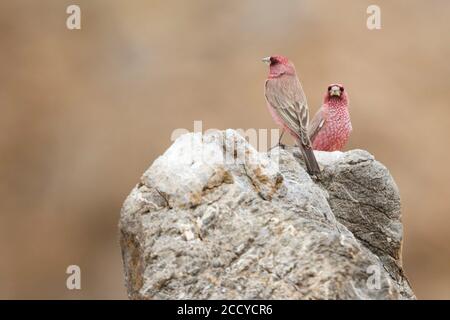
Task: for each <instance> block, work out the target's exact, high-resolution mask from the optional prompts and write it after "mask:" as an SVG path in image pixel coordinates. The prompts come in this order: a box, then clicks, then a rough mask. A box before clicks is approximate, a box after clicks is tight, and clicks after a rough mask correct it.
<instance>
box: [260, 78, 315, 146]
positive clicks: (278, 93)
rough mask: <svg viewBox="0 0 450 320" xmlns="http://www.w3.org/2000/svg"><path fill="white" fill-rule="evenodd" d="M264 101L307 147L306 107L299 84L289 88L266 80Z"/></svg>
mask: <svg viewBox="0 0 450 320" xmlns="http://www.w3.org/2000/svg"><path fill="white" fill-rule="evenodd" d="M297 81H298V80H297ZM266 99H267V102H268V103H269V104H270V105H271V106H272V108H273V109H274V110H275V112H276V113H277V114H278V116H279V117H280V118H281V119H282V120H283V122H284V123H285V124H286V125H287V126H288V127H289V129H291V130H292V131H293V132H296V133H297V134H298V137H299V138H300V139H301V142H302V144H304V145H309V144H310V142H309V139H308V133H307V128H308V122H309V114H308V105H307V103H306V99H305V95H304V93H303V90H302V88H301V86H300V84H299V83H298V84H297V83H294V84H292V87H289V84H287V85H286V83H284V84H283V83H281V84H278V82H273V81H270V80H268V81H266Z"/></svg>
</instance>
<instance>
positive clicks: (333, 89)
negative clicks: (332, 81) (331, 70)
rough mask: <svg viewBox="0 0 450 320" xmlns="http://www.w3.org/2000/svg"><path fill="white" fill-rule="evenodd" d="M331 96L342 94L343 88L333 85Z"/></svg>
mask: <svg viewBox="0 0 450 320" xmlns="http://www.w3.org/2000/svg"><path fill="white" fill-rule="evenodd" d="M330 96H338V97H340V96H341V89H340V88H339V87H338V86H333V87H332V88H331V90H330Z"/></svg>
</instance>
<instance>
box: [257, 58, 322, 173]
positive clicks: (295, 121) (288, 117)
mask: <svg viewBox="0 0 450 320" xmlns="http://www.w3.org/2000/svg"><path fill="white" fill-rule="evenodd" d="M263 61H264V62H266V63H267V64H269V66H270V67H269V76H268V79H267V80H266V84H265V96H266V100H267V107H268V108H269V112H270V114H271V115H272V118H273V120H274V121H275V122H276V123H277V124H278V125H279V126H280V127H281V128H282V130H283V132H282V134H281V136H280V141H281V137H282V136H283V134H284V131H285V130H287V131H288V132H289V134H290V135H291V136H293V137H294V139H295V140H296V141H297V144H298V147H299V148H300V151H301V153H302V155H303V158H304V160H305V164H306V169H307V171H308V173H309V174H310V175H312V176H318V175H319V174H320V168H319V165H318V163H317V160H316V157H315V156H314V151H313V149H312V146H311V141H310V140H309V137H308V123H309V112H308V104H307V102H306V97H305V94H304V92H303V89H302V85H301V84H300V80H299V79H298V77H297V74H296V72H295V67H294V64H293V63H292V62H290V61H289V60H288V59H287V58H286V57H283V56H272V57H267V58H264V59H263Z"/></svg>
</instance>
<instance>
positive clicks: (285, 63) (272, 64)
mask: <svg viewBox="0 0 450 320" xmlns="http://www.w3.org/2000/svg"><path fill="white" fill-rule="evenodd" d="M262 61H263V62H264V63H267V64H268V65H269V78H278V77H280V76H282V75H283V74H289V75H295V67H294V64H293V63H292V62H291V61H289V59H288V58H286V57H284V56H280V55H276V56H270V57H266V58H264V59H262Z"/></svg>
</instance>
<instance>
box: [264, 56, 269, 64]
mask: <svg viewBox="0 0 450 320" xmlns="http://www.w3.org/2000/svg"><path fill="white" fill-rule="evenodd" d="M262 62H264V63H266V64H270V57H265V58H263V59H262Z"/></svg>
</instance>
